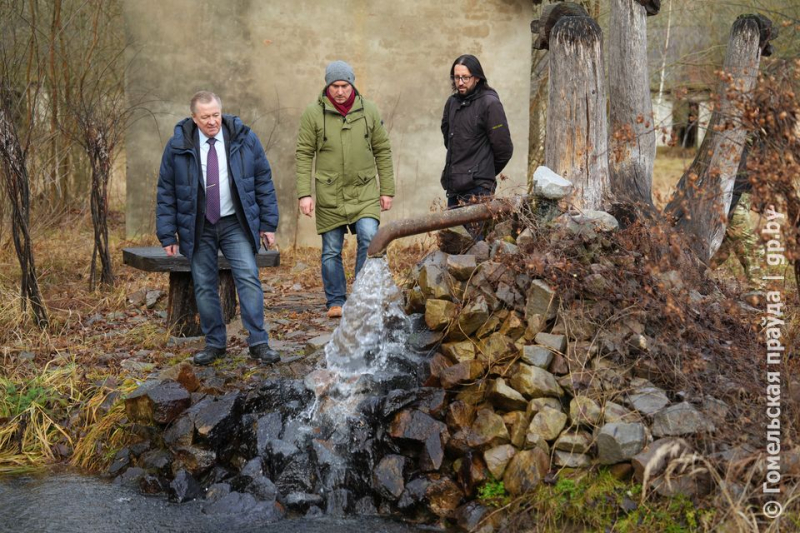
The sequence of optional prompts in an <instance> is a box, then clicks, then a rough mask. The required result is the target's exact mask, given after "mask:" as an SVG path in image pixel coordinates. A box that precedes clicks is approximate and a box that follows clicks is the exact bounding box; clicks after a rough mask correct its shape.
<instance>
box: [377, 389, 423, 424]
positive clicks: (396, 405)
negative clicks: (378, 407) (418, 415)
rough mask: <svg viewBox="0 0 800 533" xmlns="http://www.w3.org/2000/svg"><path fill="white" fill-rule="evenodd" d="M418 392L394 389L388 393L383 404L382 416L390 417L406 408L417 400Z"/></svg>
mask: <svg viewBox="0 0 800 533" xmlns="http://www.w3.org/2000/svg"><path fill="white" fill-rule="evenodd" d="M417 394H418V390H403V389H395V390H392V391H389V394H387V395H386V399H385V400H384V402H383V416H384V417H385V418H388V417H390V416H391V415H393V414H394V413H396V412H397V411H399V410H401V409H403V408H405V407H408V406H409V405H411V404H412V403H414V402H415V401H416V399H417Z"/></svg>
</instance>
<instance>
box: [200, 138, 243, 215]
mask: <svg viewBox="0 0 800 533" xmlns="http://www.w3.org/2000/svg"><path fill="white" fill-rule="evenodd" d="M197 133H199V134H200V166H201V167H202V169H203V188H204V189H207V188H208V187H207V183H208V179H207V178H206V169H207V168H208V164H207V162H208V151H209V150H210V149H211V145H210V144H209V143H208V137H206V136H205V134H204V133H203V132H202V131H201V130H200V129H198V130H197ZM214 138H215V139H216V140H217V142H216V143H214V149H215V150H216V151H217V161H219V216H220V217H226V216H228V215H232V214H234V212H235V211H234V209H233V199H232V198H231V183H230V180H229V179H228V157H227V156H226V155H225V154H226V151H225V137H224V136H223V135H222V128H220V129H219V131H218V132H217V134H216V135H214Z"/></svg>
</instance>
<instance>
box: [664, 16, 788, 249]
mask: <svg viewBox="0 0 800 533" xmlns="http://www.w3.org/2000/svg"><path fill="white" fill-rule="evenodd" d="M773 36H774V34H773V33H772V22H771V21H770V20H769V19H767V18H766V17H761V16H759V15H743V16H741V17H739V18H738V19H737V20H736V22H734V24H733V27H732V29H731V37H730V41H729V43H728V50H727V52H726V54H725V63H724V67H723V69H724V70H723V74H722V81H721V82H720V86H719V90H718V94H719V103H718V104H717V105H716V106H715V109H714V112H713V114H712V115H711V121H710V123H709V127H708V130H707V133H706V136H705V138H704V139H703V144H702V145H701V146H700V149H699V150H698V152H697V156H696V157H695V159H694V161H693V162H692V164H691V166H690V167H689V169H688V170H687V171H686V172H685V173H684V175H683V177H682V178H681V180H680V182H679V183H678V187H677V190H676V192H675V195H674V196H673V198H672V200H670V202H669V204H668V205H667V207H666V210H665V213H666V214H667V215H668V216H670V217H672V218H673V220H674V223H675V226H676V227H677V228H678V229H679V230H680V231H681V232H683V233H684V234H685V235H686V236H687V237H688V241H689V245H690V246H691V248H692V250H693V251H694V252H695V254H697V256H698V258H699V259H700V260H701V261H703V262H704V263H705V264H708V262H709V260H710V259H711V257H713V255H714V254H715V253H716V251H717V250H718V249H719V247H720V245H721V244H722V239H723V238H724V237H725V228H726V225H727V219H728V217H727V213H728V207H729V206H730V204H731V196H732V192H733V182H734V180H735V178H736V170H737V168H738V166H739V161H740V159H741V157H742V150H743V149H744V144H745V140H746V137H747V133H748V132H747V130H746V129H745V128H744V126H743V125H742V115H743V113H744V105H743V101H744V100H745V99H746V98H748V97H749V95H750V93H751V92H752V91H753V88H754V87H755V84H756V80H757V76H758V65H759V61H760V59H761V52H762V49H763V50H764V51H767V50H771V45H770V44H769V39H770V38H772V37H773Z"/></svg>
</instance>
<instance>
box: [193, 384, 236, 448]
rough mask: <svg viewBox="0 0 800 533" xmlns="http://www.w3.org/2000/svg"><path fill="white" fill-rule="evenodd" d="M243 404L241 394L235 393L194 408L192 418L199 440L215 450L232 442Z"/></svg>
mask: <svg viewBox="0 0 800 533" xmlns="http://www.w3.org/2000/svg"><path fill="white" fill-rule="evenodd" d="M241 404H242V401H241V395H240V393H239V392H238V391H234V392H229V393H228V394H226V395H224V396H222V397H217V398H213V399H210V400H209V401H207V400H203V402H201V403H200V404H197V405H196V406H193V407H192V413H191V414H190V416H191V418H192V419H193V420H194V428H195V432H196V433H197V436H198V438H199V440H200V441H204V442H208V443H209V444H210V445H211V446H212V447H213V448H215V449H217V448H220V447H222V445H223V444H225V443H227V442H228V441H230V438H231V434H232V433H233V432H234V428H235V427H236V425H237V422H238V419H239V415H240V409H241ZM195 407H197V409H195Z"/></svg>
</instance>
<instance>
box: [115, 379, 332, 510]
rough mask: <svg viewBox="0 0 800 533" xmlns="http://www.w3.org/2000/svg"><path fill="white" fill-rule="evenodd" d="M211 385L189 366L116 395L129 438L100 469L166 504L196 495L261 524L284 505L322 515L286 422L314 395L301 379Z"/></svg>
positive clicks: (293, 430) (310, 471) (309, 469)
mask: <svg viewBox="0 0 800 533" xmlns="http://www.w3.org/2000/svg"><path fill="white" fill-rule="evenodd" d="M204 371H206V369H204ZM206 373H208V372H207V371H206ZM219 385H220V384H219V383H216V380H215V379H214V378H213V376H212V377H209V378H208V379H202V376H201V377H198V375H197V374H196V373H195V369H194V368H193V367H192V366H191V365H189V364H188V363H182V364H180V365H177V366H175V367H172V368H170V369H168V370H166V371H164V372H162V373H161V374H160V375H159V376H157V377H155V378H153V379H150V380H148V381H146V382H145V383H144V384H142V385H141V386H140V387H139V388H138V389H137V390H135V391H134V392H133V393H132V394H130V395H129V396H128V397H127V398H126V400H125V408H126V413H127V416H128V420H129V422H130V431H131V432H132V433H134V434H135V435H137V436H138V442H136V443H135V444H133V445H131V446H128V447H126V448H124V449H122V450H120V451H119V452H118V453H117V454H116V456H115V457H114V460H113V462H112V464H111V466H110V468H109V470H108V472H109V474H110V475H113V476H115V477H116V481H117V482H120V483H125V484H130V485H135V486H138V487H139V488H140V490H141V491H142V492H143V493H145V494H159V493H161V494H167V495H168V496H169V497H170V499H171V500H173V501H175V502H183V501H187V500H192V499H203V500H204V502H205V506H204V507H203V512H205V513H210V514H231V515H238V516H244V515H251V516H252V517H253V518H254V519H257V520H260V521H266V522H271V521H275V520H279V519H281V518H283V517H284V515H285V513H286V511H287V510H297V511H301V512H308V511H309V509H311V508H314V509H315V510H312V514H313V513H314V512H317V513H319V514H322V511H321V510H320V509H319V508H316V507H315V505H321V504H323V503H324V500H323V498H321V497H319V496H316V495H314V494H310V493H311V492H313V490H314V488H315V480H316V475H315V472H314V470H315V468H316V467H315V466H314V465H312V464H311V463H310V462H309V461H308V458H307V456H306V455H305V454H304V453H302V452H301V450H300V449H299V448H298V447H297V445H296V442H299V441H300V440H301V438H300V437H299V436H298V433H299V428H298V425H297V424H295V425H294V426H292V424H291V423H290V422H289V421H290V420H292V419H293V418H294V417H295V416H296V415H297V414H298V413H299V412H301V411H302V410H303V409H304V408H305V407H306V406H307V405H308V403H309V402H310V401H311V400H312V398H313V394H312V393H311V392H310V391H308V390H307V389H306V387H305V385H304V384H303V382H302V380H289V379H274V380H267V381H265V382H264V383H262V384H261V385H260V386H259V387H258V388H255V389H254V390H250V391H236V390H233V391H230V392H224V391H223V390H221V389H220V388H218V386H219Z"/></svg>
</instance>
